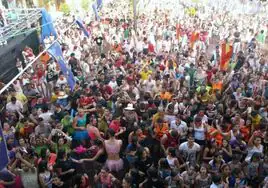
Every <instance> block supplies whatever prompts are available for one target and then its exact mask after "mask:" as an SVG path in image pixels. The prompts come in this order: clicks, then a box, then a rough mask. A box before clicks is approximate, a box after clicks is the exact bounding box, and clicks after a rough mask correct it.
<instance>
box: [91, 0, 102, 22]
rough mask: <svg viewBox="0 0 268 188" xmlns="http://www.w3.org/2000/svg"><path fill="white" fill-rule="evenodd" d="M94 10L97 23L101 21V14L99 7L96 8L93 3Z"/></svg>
mask: <svg viewBox="0 0 268 188" xmlns="http://www.w3.org/2000/svg"><path fill="white" fill-rule="evenodd" d="M92 9H93V11H94V14H95V18H96V20H97V21H100V16H99V14H98V9H97V6H96V4H95V3H93V5H92Z"/></svg>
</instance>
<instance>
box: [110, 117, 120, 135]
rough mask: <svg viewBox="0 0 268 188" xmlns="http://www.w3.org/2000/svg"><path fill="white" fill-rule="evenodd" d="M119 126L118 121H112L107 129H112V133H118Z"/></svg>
mask: <svg viewBox="0 0 268 188" xmlns="http://www.w3.org/2000/svg"><path fill="white" fill-rule="evenodd" d="M120 126H121V124H120V121H118V120H113V121H112V122H111V123H110V125H109V128H110V129H113V130H114V132H116V133H118V132H119V131H120Z"/></svg>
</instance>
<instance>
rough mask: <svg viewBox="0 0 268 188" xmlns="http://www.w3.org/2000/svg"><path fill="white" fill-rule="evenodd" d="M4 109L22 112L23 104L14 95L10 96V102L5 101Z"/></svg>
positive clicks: (11, 111)
mask: <svg viewBox="0 0 268 188" xmlns="http://www.w3.org/2000/svg"><path fill="white" fill-rule="evenodd" d="M6 110H7V111H8V112H10V113H15V112H22V110H23V105H22V103H21V102H20V101H19V100H17V99H16V97H12V98H11V102H9V103H7V105H6Z"/></svg>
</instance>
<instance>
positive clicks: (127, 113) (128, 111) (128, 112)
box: [123, 103, 138, 128]
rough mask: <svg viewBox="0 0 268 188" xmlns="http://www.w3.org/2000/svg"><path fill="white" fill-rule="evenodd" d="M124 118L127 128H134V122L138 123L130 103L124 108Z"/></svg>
mask: <svg viewBox="0 0 268 188" xmlns="http://www.w3.org/2000/svg"><path fill="white" fill-rule="evenodd" d="M123 113H124V118H125V121H126V122H127V125H128V127H130V128H131V127H132V126H134V124H135V123H136V122H138V115H137V113H136V112H135V108H134V107H133V104H132V103H129V104H128V105H127V107H126V108H124V112H123Z"/></svg>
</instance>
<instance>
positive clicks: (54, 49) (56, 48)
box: [48, 42, 75, 91]
mask: <svg viewBox="0 0 268 188" xmlns="http://www.w3.org/2000/svg"><path fill="white" fill-rule="evenodd" d="M48 53H50V55H52V56H53V57H54V58H55V59H56V61H57V62H58V64H59V65H60V69H61V71H62V73H63V74H64V75H65V77H66V79H67V81H68V84H69V86H70V88H71V90H72V91H73V89H74V87H75V79H74V75H73V72H72V71H71V70H70V69H68V68H67V66H66V63H65V62H64V58H63V55H62V50H61V46H60V44H59V43H58V42H54V44H53V45H52V46H51V47H50V48H49V49H48Z"/></svg>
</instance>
